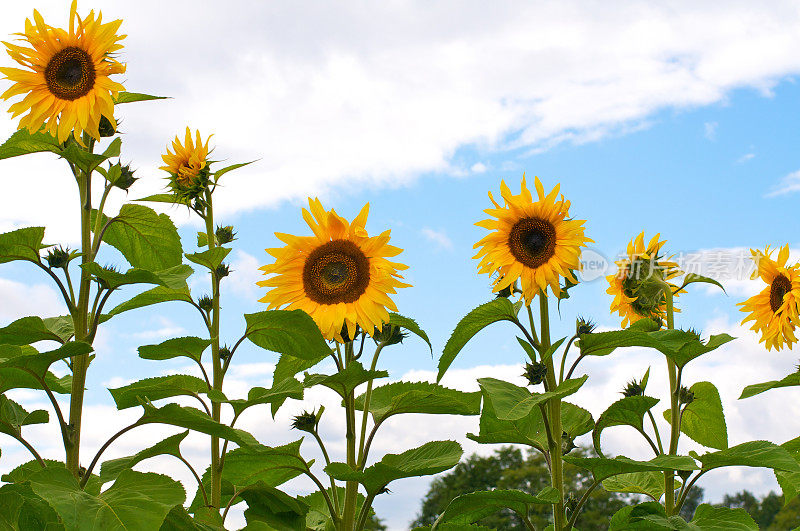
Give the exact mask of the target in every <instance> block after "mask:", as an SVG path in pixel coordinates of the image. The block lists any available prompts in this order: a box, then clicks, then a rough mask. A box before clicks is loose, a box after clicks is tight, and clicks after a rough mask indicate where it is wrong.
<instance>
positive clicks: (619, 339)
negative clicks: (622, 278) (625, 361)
mask: <svg viewBox="0 0 800 531" xmlns="http://www.w3.org/2000/svg"><path fill="white" fill-rule="evenodd" d="M642 321H644V322H647V321H649V320H644V319H642ZM640 322H641V321H640ZM634 324H638V322H637V323H634ZM643 326H644V325H642V326H640V327H636V328H634V325H631V326H630V327H629V328H627V329H625V330H615V331H612V332H597V333H592V334H586V335H584V336H583V337H582V338H581V339H580V340H579V347H580V349H581V354H582V355H584V356H587V355H591V356H605V355H607V354H610V353H611V352H613V351H614V350H615V349H617V348H620V347H648V348H653V349H656V350H658V351H659V352H661V353H662V354H664V355H665V356H667V357H668V358H670V359H671V360H672V361H674V362H675V364H676V365H677V366H678V367H679V368H682V367H684V366H685V365H686V364H687V363H689V362H690V361H691V360H693V359H695V358H696V357H698V356H701V355H703V354H706V353H708V352H711V351H712V350H715V349H717V348H719V347H721V346H722V345H724V344H725V343H727V342H729V341H732V340H733V339H735V338H733V337H731V336H729V335H728V334H718V335H713V336H711V337H710V338H709V339H708V341H703V340H701V339H700V338H699V337H698V336H697V334H695V333H694V332H690V331H685V330H657V331H654V332H652V331H646V330H644V329H643Z"/></svg>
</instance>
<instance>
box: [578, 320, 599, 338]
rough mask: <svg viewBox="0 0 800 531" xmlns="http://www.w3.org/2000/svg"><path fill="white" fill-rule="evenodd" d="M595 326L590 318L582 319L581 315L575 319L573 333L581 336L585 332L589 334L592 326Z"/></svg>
mask: <svg viewBox="0 0 800 531" xmlns="http://www.w3.org/2000/svg"><path fill="white" fill-rule="evenodd" d="M595 326H597V325H596V324H595V323H593V322H592V321H591V320H590V319H584V318H583V317H578V319H577V320H576V321H575V335H576V336H578V337H581V336H582V335H585V334H591V333H592V332H594V328H595Z"/></svg>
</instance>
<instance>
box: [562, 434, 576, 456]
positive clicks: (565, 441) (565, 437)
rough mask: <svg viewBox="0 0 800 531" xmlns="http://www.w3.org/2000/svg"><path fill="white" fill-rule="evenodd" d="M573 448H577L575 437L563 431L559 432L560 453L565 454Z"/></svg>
mask: <svg viewBox="0 0 800 531" xmlns="http://www.w3.org/2000/svg"><path fill="white" fill-rule="evenodd" d="M575 448H577V446H576V445H575V439H574V438H572V437H570V436H569V433H567V432H563V433H562V434H561V455H567V454H568V453H570V452H571V451H572V450H574V449H575Z"/></svg>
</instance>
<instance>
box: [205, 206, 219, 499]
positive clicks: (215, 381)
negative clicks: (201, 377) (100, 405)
mask: <svg viewBox="0 0 800 531" xmlns="http://www.w3.org/2000/svg"><path fill="white" fill-rule="evenodd" d="M205 200H206V212H205V214H206V216H205V219H206V237H207V241H208V248H209V249H214V248H215V247H216V246H217V243H216V240H215V237H214V208H213V205H212V203H211V192H209V191H206V197H205ZM211 289H212V293H211V296H212V308H211V329H210V333H211V363H212V368H213V373H212V375H211V387H212V389H214V390H215V391H222V379H223V370H222V360H220V359H219V278H218V277H217V273H216V271H212V272H211ZM221 411H222V404H221V403H219V402H215V401H212V402H211V418H212V419H214V420H215V421H216V422H219V421H220V420H221ZM222 458H223V456H222V454H221V453H220V446H219V437H211V506H212V507H214V508H216V509H219V507H220V503H221V501H222Z"/></svg>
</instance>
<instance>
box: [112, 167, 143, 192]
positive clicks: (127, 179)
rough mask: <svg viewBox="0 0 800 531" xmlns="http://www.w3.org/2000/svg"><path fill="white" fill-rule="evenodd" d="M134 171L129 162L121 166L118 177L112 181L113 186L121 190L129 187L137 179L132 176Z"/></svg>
mask: <svg viewBox="0 0 800 531" xmlns="http://www.w3.org/2000/svg"><path fill="white" fill-rule="evenodd" d="M134 171H135V170H132V169H131V167H130V165H129V164H126V165H125V166H122V169H121V173H120V175H119V177H118V178H117V180H116V181H114V186H116V187H117V188H119V189H121V190H127V189H128V188H130V187H131V185H132V184H133V183H135V182H136V181H138V180H139V179H137V178H136V177H134V176H133V173H134Z"/></svg>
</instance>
